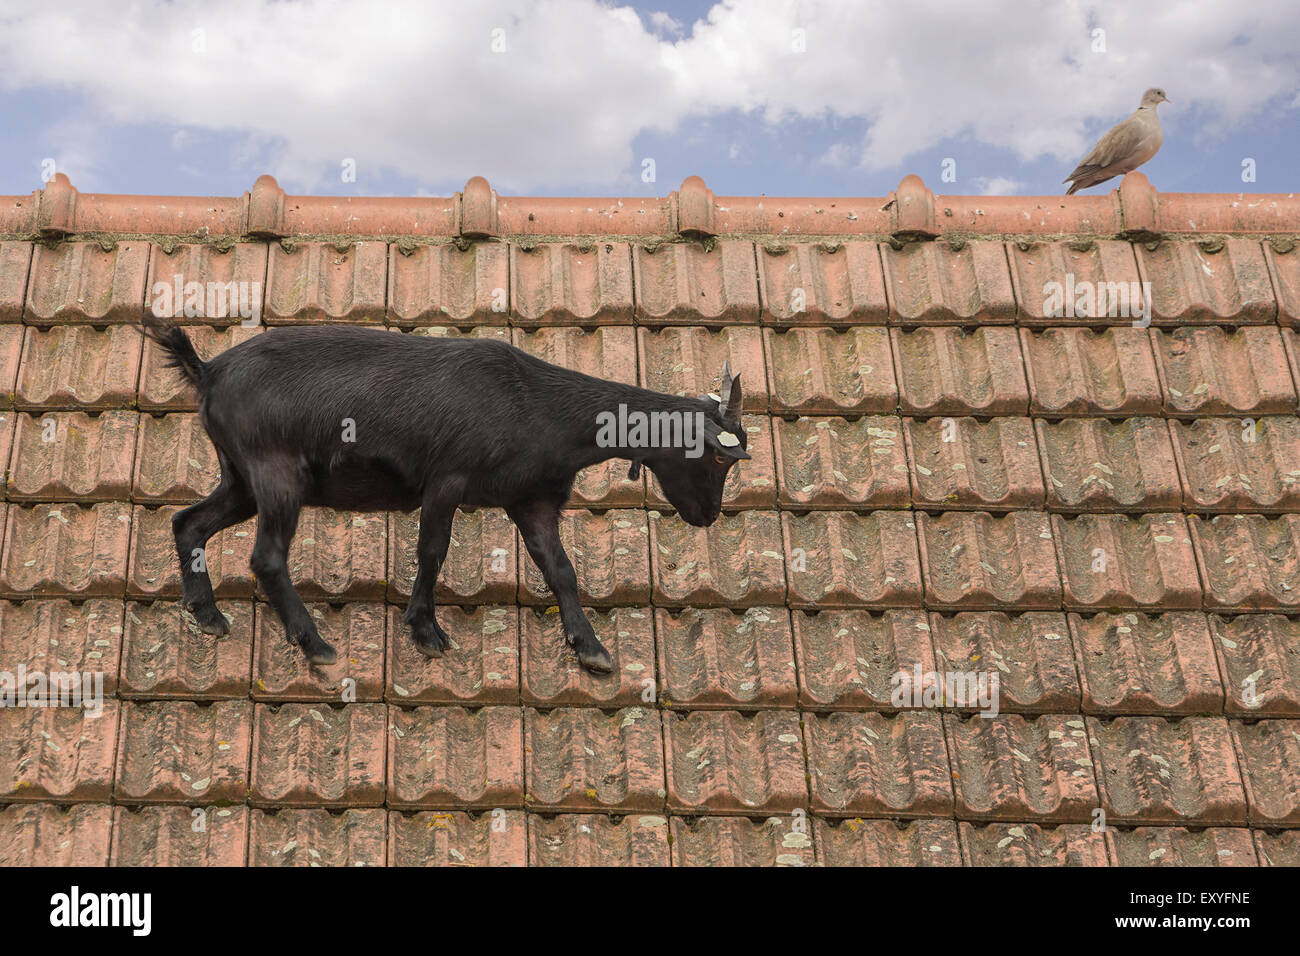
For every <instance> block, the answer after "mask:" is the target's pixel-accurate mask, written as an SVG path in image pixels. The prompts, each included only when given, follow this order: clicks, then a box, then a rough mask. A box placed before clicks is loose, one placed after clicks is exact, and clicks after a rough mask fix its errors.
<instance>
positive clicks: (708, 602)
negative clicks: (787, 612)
mask: <svg viewBox="0 0 1300 956" xmlns="http://www.w3.org/2000/svg"><path fill="white" fill-rule="evenodd" d="M649 519H650V555H651V559H650V563H651V567H652V572H651V573H652V575H653V578H652V580H653V582H654V594H653V603H655V604H662V605H664V606H666V607H685V606H690V605H693V606H695V607H733V608H744V607H752V606H754V605H771V604H783V603H784V602H785V596H786V583H785V562H784V560H783V559H782V550H781V517H780V516H779V515H778V514H777V513H776V512H773V511H746V512H743V513H741V514H738V515H722V516H721V517H720V518H718V520H717V522H716V523H714V524H713V525H712V526H711V527H708V528H696V527H692V526H690V525H687V524H686V523H685V522H683V521H676V520H665V519H664V518H663V516H661V515H660V514H659V512H657V511H651V512H650V513H649Z"/></svg>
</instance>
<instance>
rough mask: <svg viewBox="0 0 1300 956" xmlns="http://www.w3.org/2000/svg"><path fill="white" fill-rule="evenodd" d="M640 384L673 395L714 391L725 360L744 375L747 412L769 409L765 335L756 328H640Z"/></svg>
mask: <svg viewBox="0 0 1300 956" xmlns="http://www.w3.org/2000/svg"><path fill="white" fill-rule="evenodd" d="M637 359H638V363H639V365H640V369H641V385H642V387H644V388H649V389H653V390H654V391H656V392H667V393H668V394H669V395H689V396H691V397H692V398H693V397H695V396H698V395H707V394H709V393H710V392H714V393H716V392H717V390H718V387H719V386H718V383H719V381H720V377H721V375H722V366H723V364H724V363H729V364H730V365H731V371H732V372H733V373H735V374H736V375H739V376H740V386H741V389H742V391H743V392H744V396H745V410H746V411H751V412H752V411H767V406H768V398H767V396H766V395H765V394H764V389H765V387H766V385H765V383H766V381H767V375H766V372H765V371H764V365H763V338H762V333H761V332H760V331H759V330H758V329H757V328H753V327H748V328H727V329H719V330H716V331H710V330H709V329H705V328H699V327H695V326H691V327H687V328H667V329H637Z"/></svg>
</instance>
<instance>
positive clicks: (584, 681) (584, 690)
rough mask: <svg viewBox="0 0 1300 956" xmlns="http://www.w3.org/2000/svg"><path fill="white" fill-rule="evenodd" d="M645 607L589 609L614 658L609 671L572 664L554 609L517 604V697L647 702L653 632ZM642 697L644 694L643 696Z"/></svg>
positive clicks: (544, 702) (540, 701)
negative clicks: (519, 679)
mask: <svg viewBox="0 0 1300 956" xmlns="http://www.w3.org/2000/svg"><path fill="white" fill-rule="evenodd" d="M652 613H653V612H652V611H651V609H650V608H648V607H620V608H612V609H610V610H607V611H596V610H589V611H588V612H587V618H588V620H590V621H591V622H592V627H593V629H594V630H595V632H596V637H597V638H598V639H599V640H600V642H601V644H603V645H604V646H605V649H606V650H607V651H609V654H610V657H612V658H613V660H614V671H613V674H610V675H603V674H592V673H591V672H590V671H588V670H586V669H584V668H581V667H579V666H578V663H577V659H576V657H575V656H574V654H573V651H572V650H570V649H569V646H568V643H567V642H566V640H565V636H564V628H563V626H562V625H561V623H560V618H559V613H558V609H547V610H546V611H543V610H542V609H540V608H527V609H524V608H521V609H520V611H519V615H520V639H519V646H520V658H521V660H520V668H521V669H522V672H523V681H522V684H521V686H520V691H521V697H522V699H523V702H524V703H526V704H532V705H534V706H538V707H554V706H557V705H561V704H576V705H582V704H586V705H588V706H591V705H595V706H598V707H604V708H614V707H624V706H628V705H634V704H649V703H651V702H652V701H653V700H654V696H655V693H656V691H655V635H654V624H653V620H652V617H651V615H652ZM647 697H648V698H649V699H647Z"/></svg>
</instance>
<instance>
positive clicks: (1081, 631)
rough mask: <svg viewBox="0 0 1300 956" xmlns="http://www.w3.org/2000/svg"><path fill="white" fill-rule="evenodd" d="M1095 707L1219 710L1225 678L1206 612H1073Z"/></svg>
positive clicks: (1088, 695)
mask: <svg viewBox="0 0 1300 956" xmlns="http://www.w3.org/2000/svg"><path fill="white" fill-rule="evenodd" d="M1070 631H1071V635H1072V637H1073V639H1074V654H1075V659H1076V661H1077V662H1078V665H1079V679H1080V681H1081V683H1082V685H1083V710H1084V713H1088V714H1100V715H1103V716H1104V715H1111V714H1165V715H1174V714H1205V713H1210V714H1218V713H1222V712H1223V691H1224V688H1223V685H1222V683H1221V682H1220V680H1219V668H1218V665H1217V664H1216V663H1215V659H1214V648H1213V647H1212V645H1211V641H1210V631H1209V628H1208V627H1207V626H1206V622H1205V615H1204V614H1201V613H1199V612H1179V611H1173V612H1171V613H1169V614H1158V615H1154V616H1148V615H1146V614H1141V613H1137V612H1132V611H1130V612H1126V613H1123V614H1094V615H1092V616H1091V617H1084V616H1083V615H1081V614H1071V615H1070Z"/></svg>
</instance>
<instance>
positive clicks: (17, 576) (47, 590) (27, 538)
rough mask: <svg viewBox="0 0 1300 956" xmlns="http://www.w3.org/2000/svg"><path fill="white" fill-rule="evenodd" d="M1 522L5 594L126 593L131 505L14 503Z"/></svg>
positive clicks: (1, 585) (0, 564) (0, 567)
mask: <svg viewBox="0 0 1300 956" xmlns="http://www.w3.org/2000/svg"><path fill="white" fill-rule="evenodd" d="M6 523H7V525H8V529H7V532H6V534H5V545H4V558H3V561H0V570H2V573H0V590H2V591H3V593H4V595H5V596H8V597H28V596H32V597H81V598H87V597H118V596H121V594H122V593H123V591H124V590H125V585H126V557H127V545H128V543H129V541H130V538H131V506H130V505H128V504H125V503H123V502H119V501H110V502H104V503H102V504H97V505H86V506H82V505H75V504H67V503H64V504H45V505H34V506H32V507H30V508H20V507H18V506H17V505H15V506H13V507H11V508H10V509H9V517H8V521H7V522H6Z"/></svg>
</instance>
